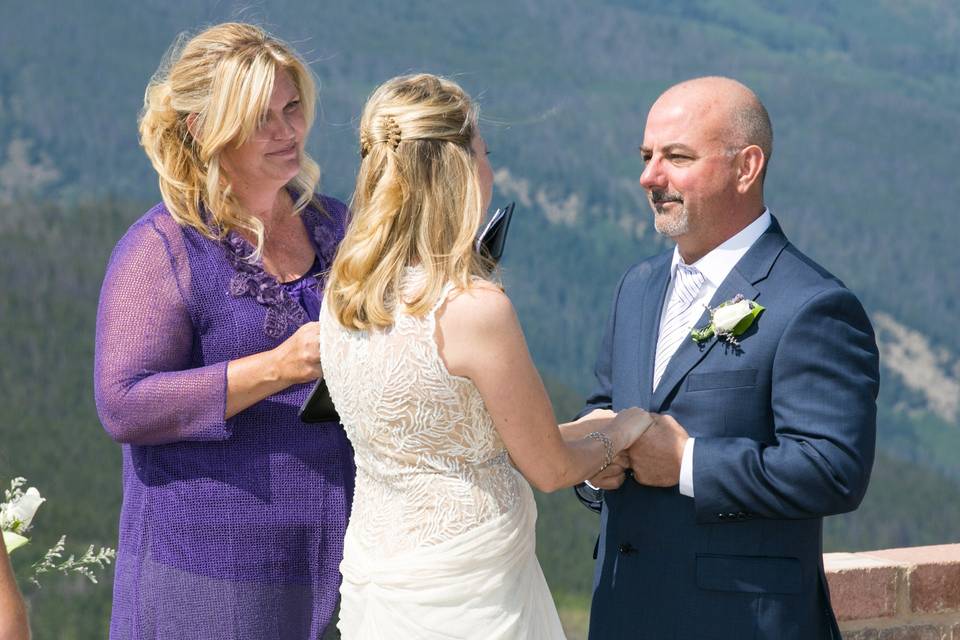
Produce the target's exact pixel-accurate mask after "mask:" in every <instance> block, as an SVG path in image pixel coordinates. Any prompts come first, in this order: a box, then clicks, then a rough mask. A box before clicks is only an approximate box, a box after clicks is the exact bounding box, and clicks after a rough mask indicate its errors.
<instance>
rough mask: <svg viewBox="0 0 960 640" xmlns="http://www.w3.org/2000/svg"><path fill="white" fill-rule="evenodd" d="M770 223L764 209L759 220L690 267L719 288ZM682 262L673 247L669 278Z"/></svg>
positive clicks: (766, 211) (768, 212)
mask: <svg viewBox="0 0 960 640" xmlns="http://www.w3.org/2000/svg"><path fill="white" fill-rule="evenodd" d="M772 221H773V218H772V217H771V215H770V209H764V210H763V213H761V214H760V217H759V218H757V219H756V220H754V221H753V222H751V223H750V224H748V225H747V226H746V227H744V228H743V229H741V230H740V232H739V233H737V234H736V235H735V236H733V237H731V238H729V239H727V240H726V242H724V243H723V244H721V245H720V246H718V247H716V248H715V249H713V250H712V251H710V252H709V253H708V254H707V255H705V256H703V257H702V258H700V259H699V260H697V261H696V262H694V263H693V264H692V265H690V266H693V267H696V268H697V269H698V270H699V271H700V273H702V274H703V277H704V278H706V279H707V280H709V281H710V283H711V284H712V285H713V286H714V287H718V286H720V283H721V282H723V281H724V280H726V279H727V276H728V275H730V272H731V271H732V270H733V268H734V267H735V266H736V264H737V263H738V262H739V261H740V258H742V257H743V255H744V254H745V253H746V252H747V251H748V250H749V249H750V247H752V246H753V243H754V242H756V241H757V240H758V239H759V238H760V236H762V235H763V232H764V231H766V230H767V227H769V226H770V223H771V222H772ZM682 260H683V259H682V258H681V257H680V249H679V248H678V247H675V248H674V249H673V260H672V262H671V263H670V277H671V278H672V277H673V276H674V275H675V274H676V273H677V265H678V264H679V263H680V262H681V261H682Z"/></svg>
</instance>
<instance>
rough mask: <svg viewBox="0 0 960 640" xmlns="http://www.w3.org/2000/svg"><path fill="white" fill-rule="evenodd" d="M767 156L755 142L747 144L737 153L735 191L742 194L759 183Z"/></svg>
mask: <svg viewBox="0 0 960 640" xmlns="http://www.w3.org/2000/svg"><path fill="white" fill-rule="evenodd" d="M766 164H767V158H766V157H765V156H764V154H763V149H761V148H760V147H758V146H757V145H755V144H751V145H748V146H746V147H744V148H743V149H741V150H740V153H738V154H737V191H738V192H740V193H742V194H744V193H747V192H748V191H750V190H751V189H753V188H754V186H755V185H758V184H760V180H761V176H762V175H763V168H764V167H765V166H766Z"/></svg>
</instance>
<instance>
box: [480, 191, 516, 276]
mask: <svg viewBox="0 0 960 640" xmlns="http://www.w3.org/2000/svg"><path fill="white" fill-rule="evenodd" d="M514 205H516V203H515V202H511V203H510V204H508V205H507V206H505V207H503V208H501V209H497V210H496V211H494V212H493V215H492V216H491V217H490V222H488V223H487V226H485V227H484V228H483V231H481V232H480V233H478V234H477V240H476V245H475V246H476V250H477V251H478V252H480V253H482V254H484V255H485V256H487V257H488V258H490V259H491V260H493V262H494V263H497V262H500V257H501V256H502V255H503V245H504V244H505V243H506V241H507V230H508V229H509V228H510V219H511V218H513V207H514Z"/></svg>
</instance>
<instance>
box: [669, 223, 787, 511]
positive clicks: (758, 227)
mask: <svg viewBox="0 0 960 640" xmlns="http://www.w3.org/2000/svg"><path fill="white" fill-rule="evenodd" d="M771 221H772V218H771V216H770V210H769V209H764V210H763V213H762V214H761V215H760V217H759V218H757V219H756V220H754V221H753V222H751V223H750V224H749V225H747V226H746V227H745V228H744V229H742V230H741V231H740V232H739V233H737V235H735V236H733V237H732V238H730V239H729V240H727V241H726V242H724V243H723V244H721V245H720V246H718V247H717V248H716V249H714V250H713V251H711V252H710V253H708V254H707V255H705V256H703V257H702V258H700V259H699V260H697V261H696V262H694V263H693V264H692V265H690V266H692V267H696V268H697V269H699V270H700V273H702V274H703V277H704V279H703V286H701V287H700V291H699V293H698V294H697V297H696V298H695V299H694V301H693V303H692V304H691V305H690V307H689V309H688V310H687V312H686V320H687V321H688V325H689V329H690V330H693V329H694V328H695V327H694V325H695V324H696V322H697V320H699V319H700V316H701V315H703V310H704V307H705V306H706V305H708V304H709V303H710V299H711V298H713V294H715V293H716V292H717V288H718V287H719V286H720V284H721V283H722V282H723V281H724V280H726V278H727V275H729V274H730V272H731V271H732V270H733V267H734V266H736V264H737V262H739V261H740V258H742V257H743V256H744V254H745V253H746V252H747V251H748V250H749V249H750V247H752V246H753V243H755V242H756V241H757V240H758V239H759V238H760V236H762V235H763V232H764V231H766V230H767V227H769V226H770V222H771ZM682 260H683V258H681V257H680V250H679V249H674V250H673V261H672V263H671V264H670V284H669V285H668V286H667V297H666V299H665V300H664V304H663V311H662V312H661V316H660V325H661V326H663V320H664V317H663V314H665V313H666V311H667V307H668V306H669V302H670V299H671V297H672V296H673V286H674V281H675V277H674V276H675V275H676V273H677V264H678V263H679V262H681V261H682ZM657 338H658V340H659V336H657ZM678 346H679V345H678ZM669 355H670V356H671V357H672V356H673V354H672V353H671V354H669ZM694 440H695V438H690V439H688V440H687V443H686V445H685V446H684V447H683V459H682V460H681V463H680V493H682V494H683V495H685V496H689V497H691V498H692V497H693V446H694Z"/></svg>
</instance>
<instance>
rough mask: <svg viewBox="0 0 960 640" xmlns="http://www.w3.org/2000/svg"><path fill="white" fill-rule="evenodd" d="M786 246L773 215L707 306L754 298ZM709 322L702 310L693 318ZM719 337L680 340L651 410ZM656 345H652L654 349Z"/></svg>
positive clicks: (700, 323) (659, 407)
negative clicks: (759, 285) (733, 299)
mask: <svg viewBox="0 0 960 640" xmlns="http://www.w3.org/2000/svg"><path fill="white" fill-rule="evenodd" d="M786 245H787V239H786V237H785V236H784V235H783V231H782V230H781V229H780V224H779V223H778V222H777V219H776V218H773V219H772V220H771V222H770V226H769V227H767V230H766V231H764V233H763V235H762V236H760V238H759V239H757V241H756V242H755V243H754V244H753V246H752V247H750V249H749V250H748V251H747V253H746V254H744V256H743V258H741V259H740V261H739V262H738V263H737V264H736V266H735V267H734V268H733V269H732V270H731V271H730V273H729V275H727V277H726V278H725V279H724V281H723V282H721V283H720V286H719V287H717V291H716V293H714V294H713V297H712V298H711V299H710V303H709V304H710V307H711V308H716V307H717V306H718V305H719V304H720V303H721V302H725V301H727V300H730V299H731V298H733V297H734V296H736V295H737V294H742V295H743V296H744V297H745V298H749V299H751V300H756V299H757V298H758V297H759V295H760V291H759V290H758V289H757V288H756V287H755V286H754V285H755V284H756V283H758V282H760V281H761V280H763V279H764V278H766V277H767V274H769V273H770V269H771V268H772V267H773V263H774V262H775V261H776V259H777V256H779V255H780V252H781V251H783V248H784V247H785V246H786ZM709 321H710V314H709V313H708V312H707V310H706V309H704V311H703V314H702V315H701V316H700V320H699V321H697V324H696V326H697V327H703V326H705V325H706V324H707V323H708V322H709ZM658 324H659V319H658ZM658 333H659V327H657V329H656V332H655V333H653V336H654V345H656V337H657V335H658ZM717 342H719V340H718V339H717V338H716V336H714V337H713V338H711V339H710V340H707V341H706V342H704V343H702V344H697V343H696V342H694V341H693V339H692V338H690V339H688V340H684V341H683V342H682V343H681V344H680V347H679V348H677V351H676V353H674V354H673V357H672V358H670V362H669V363H668V364H667V368H666V370H665V371H664V372H663V377H662V378H661V379H660V384H659V385H657V388H656V390H655V391H654V392H653V396H652V398H651V403H650V406H652V407H653V410H654V411H662V410H663V405H664V402H665V401H666V399H667V398H668V397H670V394H671V393H672V392H673V390H674V389H675V388H676V386H677V385H678V384H680V383H681V382H682V381H683V379H684V378H685V377H686V376H687V374H688V373H689V372H690V370H691V369H693V368H694V367H695V366H697V364H698V363H699V362H700V361H701V360H703V358H704V357H706V355H707V354H708V353H710V350H711V349H713V348H714V347H715V346H716V344H717ZM655 349H656V346H654V350H655ZM650 384H652V376H649V377H648V378H647V385H648V386H647V388H648V389H649V385H650Z"/></svg>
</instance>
